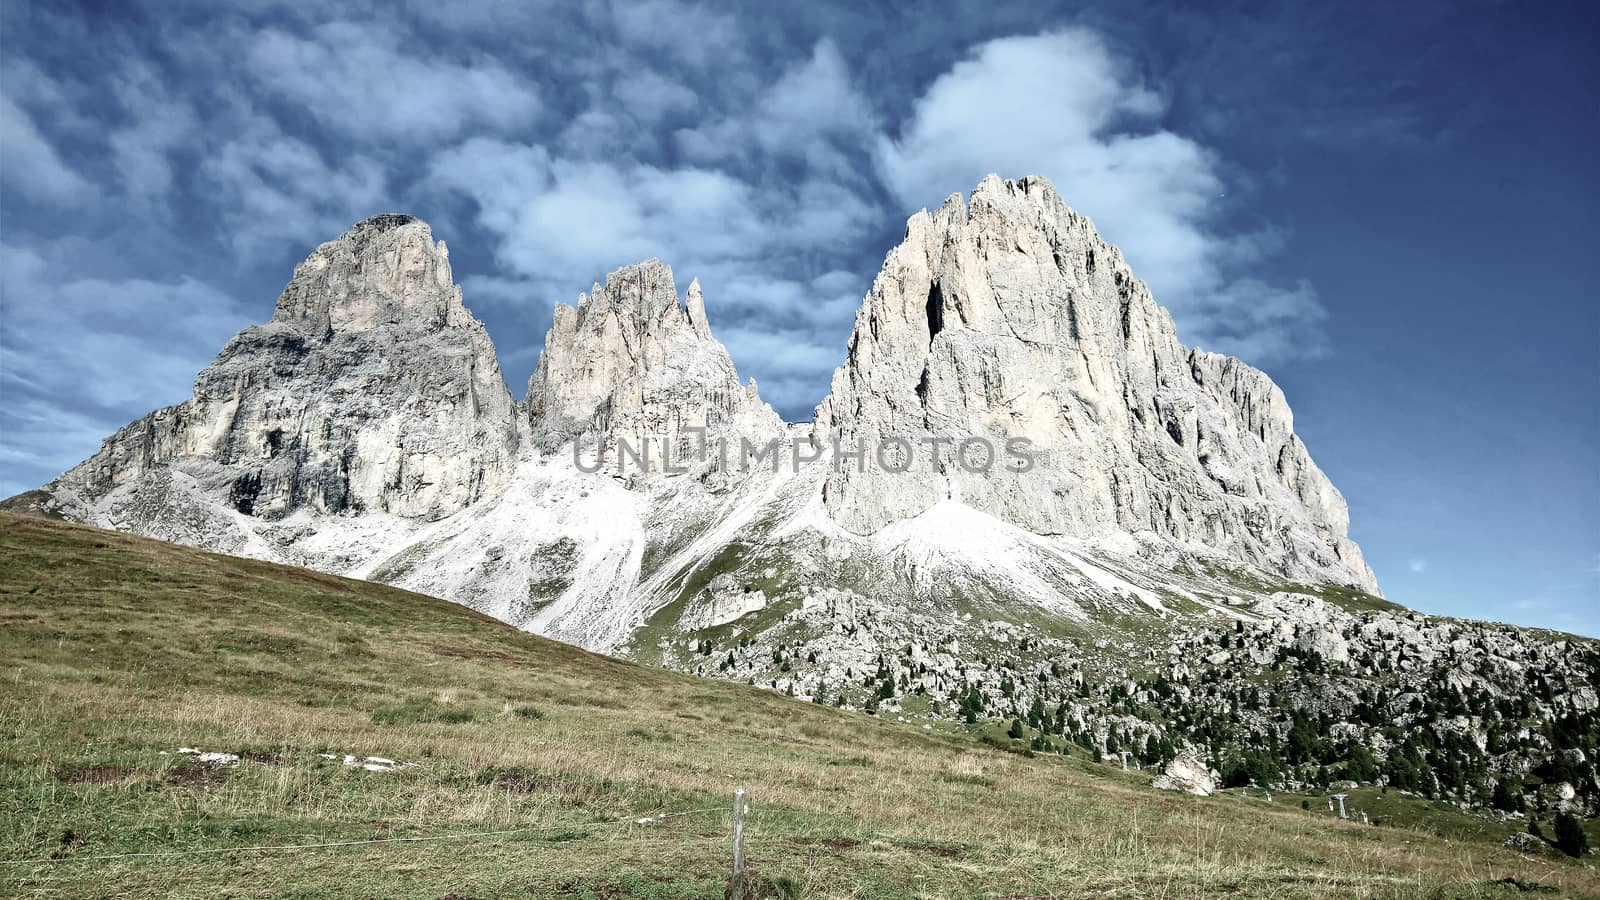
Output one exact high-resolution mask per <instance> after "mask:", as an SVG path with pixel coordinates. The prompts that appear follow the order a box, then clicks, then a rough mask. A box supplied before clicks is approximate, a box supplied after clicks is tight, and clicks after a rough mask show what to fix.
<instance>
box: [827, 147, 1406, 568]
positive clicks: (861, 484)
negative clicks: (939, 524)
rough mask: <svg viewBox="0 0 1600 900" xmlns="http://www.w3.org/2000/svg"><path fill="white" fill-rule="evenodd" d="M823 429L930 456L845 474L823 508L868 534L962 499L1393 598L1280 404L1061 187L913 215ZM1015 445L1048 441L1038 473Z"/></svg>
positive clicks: (1058, 527) (1049, 527) (1020, 520)
mask: <svg viewBox="0 0 1600 900" xmlns="http://www.w3.org/2000/svg"><path fill="white" fill-rule="evenodd" d="M817 425H818V428H819V430H820V431H824V432H836V433H837V434H838V435H840V437H841V438H842V440H843V442H844V443H845V444H846V445H847V446H848V445H854V444H856V443H862V444H866V445H869V446H877V445H878V444H880V443H881V442H883V441H885V440H893V439H901V440H904V441H907V442H909V443H910V444H912V445H913V446H914V447H915V450H916V455H917V457H918V459H917V461H916V464H914V465H913V466H912V467H911V468H910V469H909V470H908V471H907V472H905V473H895V472H891V471H887V470H886V469H885V468H884V467H881V466H872V465H869V466H866V467H864V469H863V468H862V467H855V466H843V467H840V468H839V469H838V470H837V471H835V472H834V473H832V474H831V475H830V477H829V478H828V480H827V484H826V486H825V489H824V497H825V499H826V504H827V509H828V512H829V514H830V515H831V516H832V517H833V518H834V519H835V520H836V521H838V522H839V523H840V524H841V525H843V526H844V527H846V528H848V529H850V530H851V531H853V532H857V533H863V534H865V533H871V532H875V531H877V530H879V529H881V528H883V527H885V526H887V525H890V524H891V523H894V522H897V521H901V520H904V519H907V518H910V517H913V516H916V515H919V514H920V513H922V512H924V511H925V510H927V509H929V508H931V507H933V506H934V505H935V504H936V503H939V502H940V501H943V500H949V499H954V500H958V501H960V502H961V503H964V504H966V505H969V506H972V507H974V508H976V509H979V510H982V511H984V512H987V513H990V514H992V515H994V516H995V517H997V518H999V519H1001V520H1003V521H1006V522H1009V523H1012V524H1015V525H1017V526H1020V527H1022V528H1025V529H1027V530H1029V531H1032V532H1034V533H1037V534H1047V535H1073V536H1080V537H1105V536H1112V535H1117V534H1123V535H1128V536H1132V537H1133V538H1135V539H1136V540H1138V541H1141V542H1144V543H1150V542H1169V543H1174V544H1176V545H1179V546H1182V545H1191V544H1192V545H1201V546H1205V547H1209V548H1212V549H1215V550H1220V551H1222V552H1223V553H1225V554H1227V555H1229V556H1231V557H1233V558H1236V559H1238V560H1240V561H1242V562H1246V563H1249V564H1253V565H1259V566H1262V567H1265V568H1267V569H1269V570H1271V571H1273V572H1277V573H1279V574H1282V575H1284V576H1286V577H1290V578H1306V579H1312V580H1318V581H1336V582H1340V583H1344V584H1350V585H1356V586H1359V587H1361V588H1363V589H1364V590H1367V591H1369V592H1373V593H1376V592H1377V583H1376V581H1375V579H1374V577H1373V575H1372V573H1371V571H1370V570H1369V569H1368V568H1367V566H1366V564H1365V563H1364V562H1363V561H1362V558H1361V553H1360V550H1359V548H1357V547H1356V545H1355V544H1354V543H1353V542H1352V541H1351V540H1350V539H1349V538H1348V526H1349V521H1348V513H1347V510H1346V507H1345V502H1344V499H1343V497H1341V496H1340V494H1339V492H1338V491H1337V490H1336V489H1334V487H1333V485H1332V484H1331V483H1330V482H1329V481H1328V479H1327V477H1326V476H1324V475H1323V474H1322V472H1321V470H1319V469H1318V468H1317V467H1316V464H1315V463H1313V462H1312V460H1311V457H1310V455H1309V454H1308V453H1307V452H1306V449H1305V446H1304V445H1303V444H1301V443H1300V440H1299V439H1298V438H1297V437H1295V434H1294V424H1293V417H1292V415H1291V413H1290V411H1289V406H1288V404H1287V403H1286V402H1285V400H1284V397H1283V393H1282V392H1281V391H1280V390H1279V389H1278V388H1277V386H1276V385H1274V384H1273V383H1272V381H1271V380H1270V379H1269V378H1268V377H1267V376H1266V375H1265V374H1263V373H1262V372H1260V371H1258V370H1256V369H1253V368H1251V367H1250V366H1248V365H1245V364H1244V363H1242V362H1239V361H1238V360H1236V359H1231V358H1228V357H1225V356H1220V355H1217V354H1214V353H1207V352H1205V351H1203V350H1192V349H1188V348H1186V347H1184V346H1183V345H1182V344H1180V343H1179V342H1178V337H1177V331H1176V329H1175V327H1174V326H1173V323H1172V319H1171V317H1170V316H1169V315H1168V314H1167V312H1166V310H1164V309H1162V308H1161V307H1160V306H1158V305H1157V304H1156V302H1155V300H1154V299H1153V298H1152V297H1151V295H1150V292H1149V290H1148V289H1147V288H1146V287H1145V285H1144V283H1143V282H1141V281H1139V280H1138V279H1137V278H1135V277H1134V275H1133V273H1132V271H1131V270H1130V269H1129V268H1128V265H1127V263H1126V262H1125V261H1124V260H1123V258H1122V254H1121V253H1120V252H1119V251H1118V250H1117V249H1116V248H1115V247H1113V246H1111V245H1109V244H1107V243H1106V242H1105V241H1104V240H1102V239H1101V238H1100V236H1099V234H1098V233H1097V232H1096V231H1095V229H1094V225H1093V224H1092V223H1091V222H1090V221H1089V219H1088V218H1087V217H1085V216H1083V215H1081V214H1079V213H1077V212H1074V211H1073V210H1072V209H1070V208H1068V207H1067V206H1066V204H1065V203H1063V202H1062V200H1061V198H1060V197H1059V196H1058V195H1057V194H1056V192H1055V190H1054V188H1052V187H1051V185H1050V184H1049V182H1047V181H1045V180H1044V179H1040V178H1029V179H1023V180H1021V181H1003V180H1001V179H1000V178H998V177H994V176H991V177H989V178H987V179H985V180H984V181H983V183H982V184H980V185H979V186H978V188H977V189H976V190H975V191H973V193H972V195H971V197H970V198H968V199H966V200H963V198H962V197H961V196H960V195H954V196H951V197H950V198H949V199H948V200H947V201H945V203H944V204H943V205H942V206H941V207H939V209H937V210H935V211H933V212H928V211H923V212H920V213H918V214H916V215H915V216H912V217H911V219H910V221H909V222H908V223H907V226H906V236H905V239H904V240H903V241H902V243H901V244H900V245H899V246H898V247H896V248H894V249H893V250H891V251H890V252H889V255H888V258H887V259H886V260H885V262H884V265H883V269H882V271H881V272H880V273H879V274H878V277H877V280H876V281H875V282H874V283H873V286H872V290H871V292H870V293H869V294H868V295H867V298H866V301H865V303H864V304H863V305H862V307H861V309H860V311H859V312H858V313H857V315H856V326H855V331H854V333H853V334H852V335H851V338H850V345H849V355H848V358H847V360H846V362H845V364H844V365H843V366H842V367H840V369H839V370H838V371H837V372H836V373H835V375H834V379H833V388H832V392H831V393H830V395H829V396H828V398H827V399H826V400H824V401H823V403H822V404H821V406H819V407H818V409H817ZM972 437H982V438H986V439H988V442H989V445H990V446H992V447H994V448H995V449H996V450H997V451H998V452H999V454H1000V461H1001V462H1002V463H1006V464H1007V465H1006V466H994V467H991V468H990V469H988V470H987V471H984V470H983V468H982V466H981V465H979V463H981V462H982V458H983V456H984V453H985V452H986V451H985V450H984V449H983V448H982V447H980V446H978V445H972V446H970V447H969V450H968V458H966V459H962V458H960V457H958V455H957V454H958V453H959V452H960V447H959V442H960V441H961V440H962V439H964V438H972ZM1014 438H1025V439H1026V440H1027V442H1028V443H1027V445H1026V446H1027V447H1028V448H1031V449H1032V450H1033V451H1037V455H1036V456H1034V457H1033V458H1032V465H1031V467H1028V468H1027V470H1026V471H1017V469H1018V468H1020V467H1022V466H1023V465H1024V464H1022V463H1021V460H1020V457H1012V456H1009V455H1007V454H1005V453H1004V447H1005V442H1006V441H1007V440H1008V439H1014ZM1016 446H1017V447H1019V448H1020V447H1022V446H1023V445H1016Z"/></svg>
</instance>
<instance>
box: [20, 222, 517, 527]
mask: <svg viewBox="0 0 1600 900" xmlns="http://www.w3.org/2000/svg"><path fill="white" fill-rule="evenodd" d="M513 408H514V404H513V401H512V399H511V395H510V393H509V392H508V391H507V390H506V387H505V381H504V378H503V377H502V376H501V374H500V366H499V363H498V362H496V360H495V353H494V345H493V344H492V343H490V341H489V336H488V334H487V333H486V332H485V331H484V329H483V326H482V325H481V324H480V323H479V322H478V321H477V320H475V319H474V318H472V316H471V314H469V313H468V312H467V310H466V308H465V307H463V306H462V303H461V289H460V288H458V287H456V286H455V285H454V284H453V283H452V281H451V275H450V257H449V254H448V252H447V250H446V248H445V245H444V243H443V242H442V241H441V242H438V243H435V242H434V240H433V235H432V233H431V232H430V231H429V229H428V226H427V225H426V224H424V223H422V222H421V221H418V220H417V219H414V218H412V217H410V216H395V215H386V216H377V217H374V218H371V219H367V220H366V221H363V222H361V223H360V224H358V225H356V226H355V227H354V228H352V229H350V231H349V232H347V233H346V234H345V235H344V236H342V237H340V238H339V239H338V240H335V241H331V242H329V243H326V244H323V245H322V246H321V247H318V248H317V249H316V251H315V252H313V253H312V254H311V255H310V256H309V257H308V258H307V259H306V260H305V262H303V263H301V264H300V265H299V266H297V267H296V269H295V273H294V278H293V280H291V281H290V282H289V285H288V286H287V287H286V288H284V291H283V294H282V295H281V296H280V297H279V298H278V305H277V311H276V313H275V314H274V315H273V317H272V321H271V322H269V323H267V324H266V325H262V326H257V327H252V328H247V329H245V330H244V331H242V332H240V333H239V334H238V335H237V336H235V337H234V338H233V340H232V341H230V342H229V343H228V345H227V346H226V347H224V348H223V350H222V352H221V353H220V354H219V355H218V356H217V358H216V360H215V361H214V362H213V363H212V364H211V365H210V366H209V367H207V368H206V369H205V370H204V371H203V372H201V373H200V375H199V377H198V378H197V379H196V381H195V386H194V397H193V398H192V399H190V400H188V401H186V402H184V403H181V404H178V405H177V406H173V407H169V408H167V409H163V410H159V411H157V412H155V413H152V414H151V415H149V416H146V417H145V418H143V419H140V420H139V421H137V422H134V423H133V424H131V425H129V426H127V427H126V428H123V429H122V430H121V431H119V432H117V433H116V434H115V435H113V436H112V437H111V438H109V439H108V440H107V441H106V442H105V444H104V446H102V448H101V450H100V452H99V453H97V454H95V455H94V456H93V457H91V458H90V459H89V460H87V461H85V462H84V463H82V464H81V465H79V466H77V467H75V468H74V469H72V470H71V471H69V472H67V473H66V474H64V475H62V476H61V478H59V479H58V480H57V481H56V482H54V483H53V484H52V485H50V489H51V490H52V491H54V492H56V493H58V494H67V495H71V496H72V497H73V498H74V499H75V500H77V501H78V502H79V503H94V502H95V501H97V500H99V499H101V498H104V497H106V495H107V494H109V493H110V492H111V491H113V490H114V489H116V488H117V487H119V486H122V485H126V484H130V483H133V482H136V481H139V480H141V479H144V478H146V477H147V476H149V475H151V474H152V473H153V472H155V471H156V470H158V469H162V468H164V467H172V468H174V469H176V470H178V471H179V472H181V473H183V474H184V475H186V476H188V477H190V478H192V479H194V480H195V481H196V482H197V483H198V486H199V488H200V489H201V490H202V491H204V492H207V493H210V494H214V495H220V496H223V497H226V499H227V502H228V505H229V506H231V507H232V508H233V509H234V510H236V511H237V512H239V513H241V514H244V515H246V516H254V517H267V518H272V517H277V516H282V515H284V514H286V513H288V512H290V511H291V510H295V509H308V510H312V511H316V512H320V513H341V512H347V511H348V512H362V511H375V512H376V511H381V512H387V513H393V514H395V515H399V516H406V517H422V518H438V517H442V516H445V515H448V514H450V513H453V512H456V511H457V510H460V509H462V508H464V507H466V506H467V505H468V504H470V503H472V502H473V501H475V500H477V499H479V498H480V497H482V496H484V495H485V494H487V493H489V492H492V491H494V490H495V489H497V488H498V487H499V486H500V485H501V484H502V483H503V481H504V479H505V477H506V475H507V474H508V472H509V468H510V466H509V464H510V462H511V461H512V459H513V458H514V456H515V451H516V442H517V432H516V428H515V426H514V416H513ZM105 511H106V512H111V511H110V510H105ZM91 518H93V517H92V516H91ZM112 518H113V521H115V520H116V518H117V517H116V516H113V517H112Z"/></svg>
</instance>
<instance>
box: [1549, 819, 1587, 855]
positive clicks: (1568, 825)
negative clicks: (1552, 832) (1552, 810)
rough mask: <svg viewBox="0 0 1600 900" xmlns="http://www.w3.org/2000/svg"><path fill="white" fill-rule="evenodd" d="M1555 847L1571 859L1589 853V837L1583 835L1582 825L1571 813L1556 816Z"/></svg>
mask: <svg viewBox="0 0 1600 900" xmlns="http://www.w3.org/2000/svg"><path fill="white" fill-rule="evenodd" d="M1556 847H1557V848H1558V849H1559V850H1560V851H1561V852H1562V853H1565V854H1566V855H1568V856H1572V857H1579V856H1582V855H1584V854H1585V853H1587V852H1589V836H1588V835H1586V834H1584V833H1583V823H1581V822H1579V821H1578V817H1577V816H1575V815H1573V814H1572V813H1559V814H1557V815H1556Z"/></svg>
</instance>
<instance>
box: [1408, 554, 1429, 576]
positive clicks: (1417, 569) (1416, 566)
mask: <svg viewBox="0 0 1600 900" xmlns="http://www.w3.org/2000/svg"><path fill="white" fill-rule="evenodd" d="M1406 568H1408V569H1410V570H1411V574H1413V575H1421V574H1422V573H1423V572H1426V571H1428V561H1427V560H1425V559H1423V558H1422V557H1420V556H1419V557H1413V558H1412V559H1411V560H1410V561H1408V562H1407V563H1406Z"/></svg>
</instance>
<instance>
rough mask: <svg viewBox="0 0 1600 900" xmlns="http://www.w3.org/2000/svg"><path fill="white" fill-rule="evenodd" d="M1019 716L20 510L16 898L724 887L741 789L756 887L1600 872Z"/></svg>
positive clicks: (13, 551) (9, 772) (6, 794)
mask: <svg viewBox="0 0 1600 900" xmlns="http://www.w3.org/2000/svg"><path fill="white" fill-rule="evenodd" d="M996 733H998V732H997V730H996V728H995V726H994V725H993V724H989V725H987V726H984V727H980V728H977V729H970V730H969V729H965V728H960V727H941V728H936V729H925V728H922V727H920V726H912V725H907V724H899V723H894V722H884V721H879V720H877V719H874V718H871V717H868V716H866V715H864V714H860V713H850V712H843V711H839V710H835V709H830V708H824V707H818V706H814V705H812V704H808V703H804V702H800V701H796V700H791V699H787V698H784V697H781V696H778V695H776V694H774V693H771V692H768V691H763V690H758V689H755V688H751V687H748V686H744V685H738V684H727V683H722V682H716V681H709V680H701V679H696V678H692V677H687V676H683V675H678V674H673V673H669V672H665V671H661V670H656V669H650V668H645V667H641V666H637V665H633V664H630V663H626V662H621V661H618V660H614V659H610V658H606V657H602V656H596V655H593V654H590V653H586V652H584V651H582V650H578V649H576V648H573V647H570V646H566V645H563V644H558V643H554V642H552V641H548V640H545V639H542V638H539V637H536V636H533V635H529V634H525V633H522V632H519V631H516V630H515V629H512V628H510V627H508V626H505V625H503V624H501V623H499V622H496V621H494V620H491V619H488V618H486V617H484V616H481V615H479V614H477V613H474V612H472V611H470V610H467V609H465V608H462V607H458V606H455V605H452V604H449V603H445V602H442V601H439V600H435V599H431V598H427V597H422V596H418V595H415V594H410V593H406V592H404V591H400V590H396V589H393V588H389V587H385V586H383V585H378V584H371V583H367V582H360V581H351V580H348V579H343V578H337V577H333V576H328V575H322V574H318V573H314V572H309V571H306V570H301V569H294V568H289V567H284V566H277V565H270V564H266V563H261V562H255V561H250V560H244V559H236V558H232V557H226V556H220V555H216V554H209V553H202V552H199V551H196V550H191V549H187V548H182V547H176V546H173V545H169V544H164V543H160V542H156V541H150V540H145V539H141V538H135V537H131V536H127V535H122V534H116V533H110V532H104V531H98V530H94V529H89V528H84V527H80V526H73V525H67V524H63V523H59V522H52V521H47V520H44V519H37V518H28V517H21V516H16V515H11V514H0V859H3V860H5V862H4V863H3V864H0V895H7V896H28V897H93V896H118V897H195V898H199V897H205V898H214V897H259V896H275V897H323V896H341V897H344V896H348V897H374V898H377V897H424V898H445V897H450V898H467V897H592V898H621V897H651V898H671V897H717V896H722V893H723V889H724V886H725V885H726V883H727V870H728V859H729V846H728V845H729V828H730V814H729V806H730V799H731V794H732V791H733V789H734V787H735V786H741V787H744V788H746V789H747V790H748V792H749V798H750V805H751V811H750V815H749V820H748V824H747V835H746V837H747V844H748V858H749V866H750V870H751V873H752V879H753V885H754V888H755V890H756V892H757V894H758V895H760V896H770V897H860V898H889V897H980V896H981V897H990V896H996V897H1010V898H1031V897H1081V896H1089V897H1174V898H1176V897H1192V896H1227V897H1243V898H1248V897H1282V896H1330V897H1332V896H1338V897H1509V896H1521V895H1523V894H1525V893H1529V892H1561V893H1566V894H1571V895H1579V896H1600V878H1597V877H1596V872H1595V871H1594V870H1593V869H1592V868H1588V867H1585V865H1583V864H1581V863H1578V862H1575V861H1570V860H1567V859H1565V858H1562V857H1559V856H1557V855H1554V854H1551V853H1540V854H1536V855H1524V854H1521V853H1518V852H1515V851H1512V850H1509V849H1505V848H1503V847H1502V846H1501V845H1500V841H1501V839H1502V838H1503V833H1502V832H1496V831H1494V830H1493V829H1489V830H1487V831H1486V832H1485V831H1483V830H1481V829H1480V830H1477V831H1475V830H1473V829H1462V828H1460V827H1457V826H1458V825H1459V823H1446V822H1445V820H1444V819H1443V818H1441V819H1439V820H1438V822H1435V821H1434V820H1432V819H1430V818H1429V817H1428V816H1426V815H1412V816H1409V817H1408V816H1403V815H1394V814H1391V816H1390V817H1391V818H1393V819H1395V820H1396V821H1404V822H1406V823H1407V824H1405V825H1403V826H1395V827H1364V826H1361V825H1360V824H1355V823H1349V822H1340V821H1337V820H1334V819H1332V818H1330V817H1329V816H1328V815H1327V812H1326V809H1325V807H1320V806H1319V805H1318V804H1316V803H1313V804H1312V810H1311V811H1310V812H1306V811H1303V810H1302V809H1301V808H1300V806H1299V798H1295V799H1294V801H1293V802H1287V800H1288V798H1283V799H1284V802H1273V803H1270V804H1269V803H1267V802H1265V801H1264V799H1263V798H1261V797H1259V796H1239V795H1236V794H1228V795H1219V796H1216V797H1211V798H1205V799H1200V798H1195V797H1189V796H1181V795H1178V794H1174V793H1169V792H1161V791H1156V790H1154V789H1152V788H1150V787H1148V781H1149V774H1148V773H1143V774H1141V773H1124V772H1122V771H1120V768H1119V767H1118V766H1116V765H1115V764H1096V763H1094V762H1092V761H1090V760H1088V759H1085V758H1084V757H1083V755H1082V754H1079V755H1075V756H1072V757H1066V758H1063V757H1056V756H1048V757H1047V756H1043V755H1041V756H1038V757H1029V756H1025V755H1023V754H1021V753H1016V752H1007V750H1006V749H1005V748H1004V747H996V746H992V744H997V743H1000V744H1003V743H1004V741H1003V740H995V739H994V738H993V735H994V734H996ZM981 734H989V735H990V737H991V742H990V743H984V742H983V741H981V740H980V739H979V738H980V735H981ZM180 748H193V749H199V750H204V751H213V752H220V753H228V754H237V755H238V756H239V759H238V760H237V761H236V762H234V763H233V764H213V763H206V762H201V761H199V759H198V758H197V756H196V755H195V754H184V753H179V752H178V751H179V749H180ZM347 755H348V756H351V757H354V758H355V762H356V763H357V764H356V765H347V764H346V763H345V760H344V757H345V756H347ZM367 757H374V758H377V759H379V760H387V761H393V762H394V763H395V764H396V765H394V766H390V765H389V763H387V762H372V763H370V765H372V766H374V767H375V768H377V769H382V770H381V771H374V770H369V769H367V768H364V767H363V765H362V763H365V762H366V758H367ZM1256 793H1257V794H1259V792H1256ZM1385 802H1395V803H1398V802H1400V801H1399V800H1398V799H1396V798H1390V799H1388V800H1386V801H1385ZM1418 809H1419V810H1420V809H1421V805H1420V804H1419V805H1418ZM676 813H686V814H684V815H669V816H668V817H665V818H657V817H658V816H661V815H662V814H676ZM1443 815H1444V814H1441V816H1443ZM1462 818H1465V817H1462ZM640 819H651V820H652V821H649V822H647V823H644V824H640V823H639V822H638V820H640ZM1444 825H1449V827H1443V826H1444ZM484 832H492V834H483V833H484ZM1480 832H1482V833H1480ZM469 835H470V836H469ZM410 838H426V839H427V840H417V841H413V840H396V839H410ZM436 838H441V839H437V840H436ZM370 841H382V842H380V843H356V844H351V845H348V846H339V847H326V848H318V849H279V850H230V849H229V848H244V847H285V846H287V845H300V844H311V843H330V842H370ZM209 850H221V851H225V852H212V853H187V851H209ZM178 851H185V853H184V855H152V856H120V857H119V858H111V859H97V858H95V857H102V856H112V855H120V854H135V853H144V854H169V853H176V852H178ZM18 860H20V861H18Z"/></svg>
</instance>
